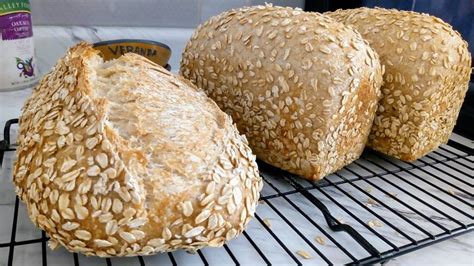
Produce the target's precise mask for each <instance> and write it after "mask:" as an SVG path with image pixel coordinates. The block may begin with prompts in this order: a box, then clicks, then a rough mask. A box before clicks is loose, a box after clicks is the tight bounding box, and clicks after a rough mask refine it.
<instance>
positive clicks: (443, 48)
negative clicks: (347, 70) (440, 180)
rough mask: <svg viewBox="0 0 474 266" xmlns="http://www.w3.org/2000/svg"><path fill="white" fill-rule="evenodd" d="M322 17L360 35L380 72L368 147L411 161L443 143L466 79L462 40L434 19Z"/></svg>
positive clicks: (365, 11)
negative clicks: (377, 58) (379, 93)
mask: <svg viewBox="0 0 474 266" xmlns="http://www.w3.org/2000/svg"><path fill="white" fill-rule="evenodd" d="M325 14H327V15H328V16H330V17H331V18H334V19H335V20H337V21H339V22H342V23H344V24H346V25H348V26H351V27H353V28H354V29H356V30H357V31H359V32H360V33H361V35H362V36H363V37H364V38H365V39H366V40H367V41H368V42H369V43H370V45H371V46H372V47H373V48H374V50H375V51H376V52H377V53H378V54H379V56H380V62H381V63H382V64H383V65H384V66H385V70H386V71H385V75H384V85H383V86H382V95H383V98H382V100H381V101H380V104H379V108H378V111H377V116H376V118H375V123H374V127H373V128H372V133H371V136H370V137H369V145H370V146H371V147H372V148H374V149H376V150H379V151H382V152H384V153H387V154H389V155H392V156H395V157H397V158H400V159H403V160H415V159H417V158H419V157H421V156H423V155H424V154H426V153H428V152H429V151H431V150H433V149H435V148H436V147H438V146H439V145H440V144H441V143H443V142H446V141H447V140H448V138H449V136H450V134H451V131H452V129H453V127H454V125H455V123H456V119H457V116H458V114H459V110H460V108H461V105H462V102H463V100H464V96H465V93H466V91H467V88H468V84H469V77H470V73H471V55H470V53H469V51H468V49H467V43H466V41H464V40H463V39H462V37H461V35H460V34H459V33H458V32H457V31H455V30H454V29H453V28H452V27H451V25H449V24H448V23H446V22H444V21H442V20H441V19H439V18H437V17H434V16H430V15H428V14H422V13H416V12H410V11H399V10H395V9H383V8H357V9H347V10H337V11H335V12H327V13H325Z"/></svg>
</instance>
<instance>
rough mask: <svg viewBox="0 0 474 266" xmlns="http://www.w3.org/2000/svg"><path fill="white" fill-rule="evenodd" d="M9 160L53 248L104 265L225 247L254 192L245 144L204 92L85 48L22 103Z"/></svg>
mask: <svg viewBox="0 0 474 266" xmlns="http://www.w3.org/2000/svg"><path fill="white" fill-rule="evenodd" d="M17 156H18V159H17V162H16V165H15V169H14V183H15V185H16V191H17V194H18V196H19V197H20V198H21V199H22V200H23V201H24V202H25V203H26V206H27V207H28V213H29V216H30V218H31V220H32V221H33V222H34V223H35V224H36V225H37V226H39V227H40V228H41V229H43V230H45V231H46V233H47V234H48V235H49V236H50V238H51V245H52V246H53V247H54V246H56V245H57V244H58V243H60V244H61V245H63V246H64V247H66V248H67V249H68V250H69V251H72V252H81V253H84V254H86V255H97V256H101V257H107V256H133V255H149V254H153V253H155V252H164V251H171V250H174V249H177V248H184V249H188V250H196V249H198V248H202V247H205V246H221V245H223V243H224V241H226V240H229V239H232V238H234V237H236V236H237V235H238V234H239V233H240V232H242V230H244V227H245V226H246V224H247V223H248V222H249V220H250V218H251V217H252V216H253V214H254V212H255V208H256V205H257V200H258V198H259V192H260V190H261V187H262V181H261V179H260V176H259V174H258V170H257V165H256V163H255V156H254V155H252V153H251V150H250V148H249V147H248V146H247V141H246V139H245V137H244V136H241V135H239V133H238V131H237V129H236V127H235V126H234V125H233V124H232V120H231V118H230V117H229V116H228V115H226V114H225V113H224V112H222V111H221V110H220V109H219V108H218V107H217V105H216V104H215V103H214V102H213V101H212V100H211V99H209V98H207V97H206V95H205V94H204V93H203V92H202V91H200V90H198V89H197V88H196V87H195V86H194V85H192V84H190V83H189V82H187V81H186V80H184V79H182V78H180V77H178V76H175V75H172V74H171V73H169V72H168V71H167V70H165V69H164V68H162V67H160V66H158V65H156V64H154V63H152V62H151V61H149V60H147V59H145V58H144V57H141V56H139V55H136V54H126V55H124V56H122V57H120V58H118V59H116V60H113V61H109V62H105V63H104V62H103V61H102V58H101V57H100V56H98V51H96V50H94V49H93V48H92V47H91V46H90V45H88V44H84V43H82V44H79V45H77V46H75V47H73V48H71V49H70V50H69V51H68V52H67V54H66V56H65V57H64V58H62V59H60V60H59V62H58V63H57V64H56V66H55V67H54V68H53V70H52V72H51V73H49V74H47V75H46V76H45V77H44V78H43V80H42V81H41V83H40V84H39V86H37V87H36V88H35V90H34V91H33V94H32V95H31V97H30V98H29V99H28V100H27V102H26V104H25V105H24V107H23V110H22V114H21V117H20V137H19V147H18V151H17Z"/></svg>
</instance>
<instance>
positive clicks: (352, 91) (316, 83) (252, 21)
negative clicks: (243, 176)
mask: <svg viewBox="0 0 474 266" xmlns="http://www.w3.org/2000/svg"><path fill="white" fill-rule="evenodd" d="M180 72H181V74H182V75H183V76H184V77H186V78H188V79H190V80H191V81H192V82H193V83H194V84H196V85H197V86H198V87H200V88H203V89H204V90H205V91H206V93H207V94H208V95H209V96H210V97H211V98H212V99H214V100H215V101H216V103H217V104H218V105H219V106H220V107H221V108H222V109H223V110H224V111H226V112H227V113H228V114H230V115H231V116H232V117H233V119H234V121H235V122H236V124H237V127H238V128H239V130H240V132H242V133H244V134H245V135H246V136H247V138H248V140H249V143H250V146H251V147H252V149H253V151H254V152H255V153H256V155H257V156H258V157H259V158H260V159H262V160H264V161H266V162H267V163H270V164H272V165H274V166H277V167H280V168H283V169H285V170H288V171H290V172H292V173H296V174H299V175H301V176H303V177H305V178H308V179H312V180H317V179H320V178H322V177H324V176H325V175H327V174H329V173H331V172H334V171H336V170H338V169H339V168H341V167H343V166H344V165H346V164H348V163H350V162H352V161H353V160H355V159H356V158H358V157H359V156H360V154H361V152H362V150H363V148H364V145H365V142H366V140H367V136H368V134H369V130H370V126H371V124H372V121H373V117H374V113H375V108H376V104H377V100H378V96H379V94H380V93H379V88H380V85H381V67H380V64H379V61H378V57H377V55H376V54H375V53H374V51H373V50H372V49H371V48H370V47H369V46H368V45H367V44H366V43H365V41H364V40H363V39H362V38H361V36H360V35H359V34H358V33H357V32H355V31H354V30H352V29H350V28H349V27H345V26H344V25H342V24H341V23H337V22H335V21H333V20H332V19H330V18H329V17H326V16H323V15H321V14H318V13H307V12H303V11H301V10H295V9H291V8H282V7H272V6H268V5H267V6H256V7H250V8H242V9H238V10H231V11H228V12H225V13H222V14H220V15H218V16H215V17H213V18H211V19H210V20H209V21H207V22H205V23H204V24H203V25H200V26H199V27H198V29H197V30H196V32H195V33H194V35H193V36H192V38H191V40H190V41H189V42H188V44H187V46H186V48H185V51H184V53H183V56H182V61H181V69H180Z"/></svg>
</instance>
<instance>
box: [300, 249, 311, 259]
mask: <svg viewBox="0 0 474 266" xmlns="http://www.w3.org/2000/svg"><path fill="white" fill-rule="evenodd" d="M296 254H298V255H300V256H301V257H302V258H304V259H307V260H309V259H311V258H313V257H311V255H310V254H309V253H308V252H306V251H304V250H301V249H300V250H298V251H296Z"/></svg>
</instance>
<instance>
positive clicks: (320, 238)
mask: <svg viewBox="0 0 474 266" xmlns="http://www.w3.org/2000/svg"><path fill="white" fill-rule="evenodd" d="M315 240H316V242H318V243H319V244H320V245H324V244H326V240H325V239H324V237H322V236H317V237H316V238H315Z"/></svg>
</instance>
